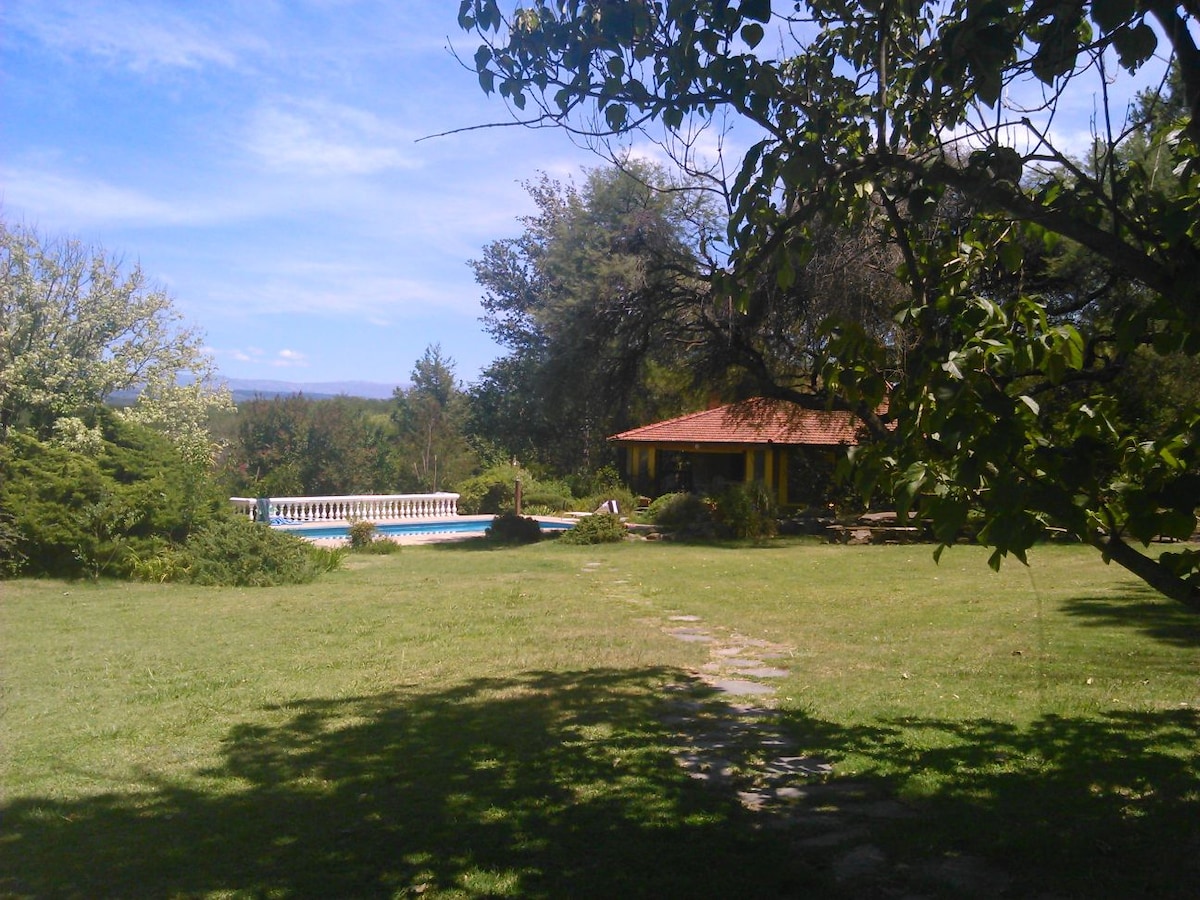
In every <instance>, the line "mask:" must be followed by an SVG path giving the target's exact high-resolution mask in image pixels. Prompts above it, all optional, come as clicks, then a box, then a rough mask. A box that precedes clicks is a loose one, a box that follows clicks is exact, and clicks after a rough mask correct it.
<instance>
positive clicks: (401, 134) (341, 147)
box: [247, 101, 420, 175]
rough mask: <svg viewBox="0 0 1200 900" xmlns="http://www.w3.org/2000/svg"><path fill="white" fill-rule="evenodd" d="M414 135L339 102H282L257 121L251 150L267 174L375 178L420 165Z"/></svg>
mask: <svg viewBox="0 0 1200 900" xmlns="http://www.w3.org/2000/svg"><path fill="white" fill-rule="evenodd" d="M412 141H413V138H412V135H411V134H410V133H408V132H407V131H405V130H404V129H402V128H398V127H396V126H394V125H392V124H390V123H388V122H386V121H384V120H383V119H381V118H380V117H379V116H376V115H375V114H374V113H370V112H366V111H364V110H361V109H355V108H354V107H351V106H345V105H341V104H336V103H326V102H320V101H283V102H279V103H275V104H273V105H269V106H264V107H262V108H260V109H259V110H258V111H257V112H256V113H255V114H254V115H253V117H252V119H251V122H250V127H249V135H248V138H247V146H248V147H249V149H250V151H251V153H253V154H254V155H255V156H256V157H258V159H259V160H260V161H261V162H262V163H263V165H265V166H266V167H267V168H268V169H272V170H282V171H287V172H298V173H302V174H308V175H372V174H375V173H378V172H383V171H387V170H390V169H412V168H417V167H419V166H420V160H419V159H418V157H417V156H416V154H415V153H412V152H407V153H406V152H403V151H402V150H401V149H400V147H401V146H403V145H409V146H411V145H412Z"/></svg>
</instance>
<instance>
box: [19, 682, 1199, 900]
mask: <svg viewBox="0 0 1200 900" xmlns="http://www.w3.org/2000/svg"><path fill="white" fill-rule="evenodd" d="M680 676H681V673H678V672H675V671H670V670H662V669H643V670H637V671H618V670H588V671H583V672H560V673H542V672H535V673H527V674H524V675H520V676H515V677H512V678H504V679H486V680H476V681H472V682H468V683H464V684H460V685H456V686H453V687H450V688H448V689H446V690H443V691H440V692H434V693H415V692H414V693H405V692H400V691H397V692H392V693H385V694H378V695H372V696H363V697H354V698H347V699H311V700H305V701H301V702H296V703H292V704H289V705H287V706H286V707H284V708H275V709H265V710H259V711H255V712H253V713H251V714H250V715H249V716H248V718H250V717H253V719H254V721H250V722H247V723H246V724H242V725H239V726H238V727H236V728H234V729H232V730H231V731H230V732H229V733H228V735H227V736H226V738H225V740H224V742H223V747H222V752H221V761H220V763H219V765H217V766H214V767H213V768H212V769H211V770H208V771H203V772H195V773H186V774H185V775H184V776H182V777H180V778H179V779H178V780H176V781H173V782H172V781H164V780H161V779H159V780H157V781H156V780H155V779H154V778H151V777H147V778H146V779H145V783H144V785H143V787H142V788H141V789H138V790H130V791H127V792H123V793H117V792H113V793H109V794H106V795H102V796H90V797H80V798H72V799H67V800H62V799H55V798H51V797H22V798H18V799H15V800H11V801H10V802H8V803H7V804H6V805H4V806H3V807H0V817H2V821H3V823H4V830H3V832H2V833H0V896H11V897H38V898H46V897H86V898H109V897H167V896H170V897H197V896H205V895H212V894H221V895H225V896H246V897H286V898H310V897H311V898H318V897H319V898H330V897H338V898H342V897H405V896H412V897H416V896H424V897H499V896H520V897H539V898H540V897H546V898H556V897H573V898H574V897H584V898H587V897H597V898H600V897H604V898H608V897H623V898H625V897H629V898H637V897H689V898H705V897H721V898H726V897H738V898H756V897H801V896H814V897H839V896H854V897H864V896H868V897H869V896H877V897H891V896H905V895H911V894H913V893H914V892H916V893H917V894H920V895H923V896H935V897H936V896H980V895H981V894H980V892H979V890H978V889H977V886H972V885H970V884H967V885H965V886H964V885H957V886H956V885H955V884H954V883H953V882H947V881H946V880H945V879H942V880H937V879H934V878H930V877H928V874H927V869H928V864H929V863H930V861H938V860H945V859H947V858H952V857H953V856H955V855H956V854H964V855H965V854H970V855H977V856H980V857H983V858H986V859H988V860H990V861H991V862H993V863H994V864H995V865H997V866H998V867H1001V868H1003V869H1004V870H1005V871H1007V872H1010V873H1012V874H1013V876H1014V881H1013V884H1012V887H1011V889H1010V890H1009V891H1008V893H1009V895H1011V896H1028V895H1031V894H1036V895H1046V894H1049V895H1053V896H1059V897H1072V896H1088V897H1127V896H1135V895H1143V896H1145V895H1153V896H1162V897H1190V896H1193V895H1194V894H1195V891H1194V889H1195V888H1196V886H1197V884H1198V883H1200V868H1198V862H1200V830H1198V829H1200V749H1198V747H1197V734H1198V733H1200V714H1198V713H1197V712H1196V711H1194V710H1176V711H1164V712H1153V713H1150V712H1147V713H1110V714H1106V715H1096V716H1091V717H1079V718H1064V717H1059V716H1045V717H1043V718H1041V719H1040V720H1038V721H1036V722H1034V723H1033V724H1032V725H1031V726H1028V727H1017V726H1013V725H1009V724H1004V723H998V722H993V721H988V720H971V719H966V720H956V719H945V720H935V719H900V720H895V721H887V722H865V723H859V724H854V725H842V724H838V723H833V722H829V721H824V720H821V719H818V718H816V717H815V716H813V715H811V714H806V713H801V712H788V713H783V714H782V715H781V719H782V722H781V724H782V725H784V726H786V728H787V729H788V730H789V731H791V732H793V733H794V734H795V735H796V737H797V739H798V741H799V742H800V743H801V744H803V745H804V747H805V750H806V751H807V750H811V751H814V752H821V753H823V754H824V755H826V756H827V757H828V758H829V759H831V760H833V761H834V762H835V778H836V777H838V775H837V772H838V767H837V765H836V763H838V761H839V760H845V759H846V758H847V757H848V756H849V755H851V754H854V755H855V756H856V757H858V758H861V757H863V756H865V757H867V758H868V759H869V760H872V761H873V763H874V764H873V765H868V766H867V769H868V770H870V769H871V768H874V769H875V770H876V771H877V772H879V773H886V777H882V774H881V776H880V777H877V778H871V777H870V776H867V779H866V780H870V781H873V782H874V784H875V786H876V787H877V788H878V787H881V786H884V785H887V786H890V788H891V789H893V790H895V791H896V792H897V793H898V794H899V795H900V796H901V797H902V798H903V799H905V800H907V801H908V802H909V803H910V804H911V805H912V808H913V809H914V811H915V816H914V817H912V818H907V819H902V820H898V821H895V820H891V819H888V818H883V819H877V820H876V819H871V820H870V821H868V822H867V826H868V828H869V833H868V834H866V835H864V836H862V837H859V838H858V839H857V840H858V841H859V842H869V843H871V844H872V845H875V846H879V847H882V848H884V849H885V851H886V855H887V858H888V865H887V867H886V868H885V870H883V871H879V872H875V873H872V874H871V876H870V880H869V882H867V883H864V882H862V881H850V882H847V883H844V884H841V883H837V882H836V881H835V880H834V878H833V877H832V873H833V871H834V869H833V867H832V866H831V864H830V860H831V859H832V858H833V857H835V856H836V854H838V853H839V852H844V851H845V850H847V849H848V848H847V847H840V848H839V847H837V846H828V847H826V848H825V849H817V850H813V849H803V848H802V847H801V846H800V844H799V839H800V838H801V837H808V835H807V834H805V835H801V834H799V833H798V832H797V830H796V828H793V829H791V830H789V829H785V828H764V827H761V826H762V824H763V821H762V820H761V819H758V820H756V819H755V818H754V817H753V816H752V814H750V813H747V812H745V811H743V810H742V809H741V808H740V807H739V806H738V804H737V803H736V802H735V801H734V800H733V798H732V797H731V796H729V794H728V793H724V792H721V791H709V790H704V789H702V788H700V787H698V786H697V785H696V784H695V783H694V782H693V781H692V780H691V779H689V778H688V776H687V774H686V772H684V770H683V769H681V768H680V767H679V766H677V765H676V764H675V763H674V761H673V760H672V757H671V753H670V747H671V745H672V743H673V741H674V739H675V736H674V734H673V732H672V731H671V730H670V729H669V728H668V727H667V726H665V725H664V724H662V722H663V718H664V716H663V714H664V712H665V711H667V707H666V706H665V705H664V699H663V695H662V693H661V687H662V685H663V684H664V683H665V682H667V681H668V680H670V681H677V680H678V679H679V678H680ZM856 780H863V779H861V778H860V779H856ZM863 815H864V817H867V813H866V812H864V813H863ZM864 821H866V819H865V818H864ZM854 846H855V845H853V844H852V845H850V848H851V849H852V848H853V847H854Z"/></svg>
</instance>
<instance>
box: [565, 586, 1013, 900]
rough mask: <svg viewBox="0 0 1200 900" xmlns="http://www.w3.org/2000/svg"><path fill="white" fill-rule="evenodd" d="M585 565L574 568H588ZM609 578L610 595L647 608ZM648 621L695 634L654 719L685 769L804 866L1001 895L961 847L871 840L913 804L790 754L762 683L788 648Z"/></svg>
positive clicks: (684, 619)
mask: <svg viewBox="0 0 1200 900" xmlns="http://www.w3.org/2000/svg"><path fill="white" fill-rule="evenodd" d="M595 569H596V567H595V566H594V564H590V565H589V567H585V571H595ZM625 584H626V583H625V582H623V581H620V580H616V581H611V582H608V588H607V593H609V595H610V596H612V597H613V598H614V599H620V600H623V601H625V602H629V603H635V604H637V605H639V606H646V607H649V606H651V605H652V604H651V603H650V602H649V601H647V600H645V599H643V598H640V597H637V596H631V592H629V591H627V590H626V589H625V588H624V585H625ZM648 624H656V625H658V627H661V628H662V629H663V631H664V632H665V633H666V634H668V635H670V636H671V637H672V638H674V639H675V640H678V641H684V642H687V643H690V644H704V645H706V646H707V647H708V660H707V661H706V662H705V663H703V664H702V665H701V666H700V667H699V668H698V669H696V670H694V671H692V672H689V673H688V674H687V676H686V677H685V678H682V679H680V680H679V681H678V682H676V683H674V684H671V685H669V686H668V688H667V702H666V704H665V708H664V713H663V722H664V724H665V725H667V726H668V727H669V728H671V729H672V730H673V732H674V738H675V740H674V745H675V746H674V749H673V753H674V756H675V759H676V761H677V762H678V764H679V765H680V766H681V767H682V768H683V769H684V770H685V771H686V772H687V774H688V776H689V777H691V778H692V779H694V780H695V781H697V782H699V783H700V784H702V785H704V786H705V787H707V788H709V789H712V790H718V791H723V792H725V793H727V794H728V795H729V796H730V797H731V799H733V800H735V801H736V802H738V803H739V804H741V806H742V807H743V808H744V809H746V810H747V811H749V812H750V813H751V814H752V816H753V817H754V818H756V819H757V820H758V821H759V823H760V824H761V826H762V827H769V828H785V829H787V830H788V832H789V834H790V835H793V836H794V840H793V842H792V847H793V849H794V850H795V852H797V853H799V854H803V855H804V856H805V858H806V860H808V861H809V862H810V863H811V864H812V865H813V866H814V868H819V869H824V870H827V871H828V872H829V874H830V875H831V877H832V878H833V880H834V881H835V882H837V883H838V884H840V885H842V886H844V887H845V888H846V889H847V890H848V891H849V892H852V893H855V894H861V895H862V896H878V897H901V898H913V900H916V898H920V897H924V896H946V895H950V896H956V895H957V896H964V897H1002V896H1004V895H1005V893H1006V891H1007V890H1008V889H1009V886H1010V882H1011V879H1010V878H1009V876H1008V874H1007V873H1005V872H1003V871H999V870H997V869H996V868H994V867H993V866H992V865H991V864H990V863H988V862H987V861H985V860H983V859H980V858H977V857H972V856H965V855H957V856H944V857H939V858H934V859H930V860H923V861H919V862H917V863H916V864H913V863H911V862H908V863H904V862H900V861H896V860H891V859H889V858H888V856H887V854H886V853H885V852H884V851H883V850H882V849H880V848H879V847H877V846H876V845H874V844H873V843H872V842H871V835H872V832H873V831H874V830H875V829H877V828H878V827H879V826H880V825H881V824H883V823H888V822H896V821H905V820H918V821H919V816H920V813H919V810H916V809H914V808H912V807H910V806H908V805H906V804H904V803H902V802H900V801H898V800H896V799H895V798H894V797H891V796H889V795H888V794H886V793H885V792H884V791H883V790H882V789H881V788H880V787H878V786H876V785H874V784H870V783H867V782H862V781H854V780H850V779H840V778H838V777H837V773H836V772H835V770H834V767H833V765H832V763H831V762H830V761H829V760H827V759H825V758H823V757H821V756H819V755H812V754H805V753H801V752H799V750H798V748H797V747H796V744H795V742H794V740H792V739H791V738H790V737H789V736H788V735H786V734H785V733H784V732H783V731H782V730H781V729H780V727H779V726H778V723H777V719H778V714H777V712H776V710H775V709H774V707H773V699H774V695H775V692H776V688H775V685H774V683H773V682H776V681H778V680H779V679H781V678H784V677H786V676H787V675H788V674H789V669H788V668H787V663H788V660H790V659H791V658H792V657H793V656H794V649H793V648H791V647H787V646H784V645H782V644H776V643H772V642H770V641H765V640H761V639H756V638H750V637H746V636H744V635H740V634H737V633H735V632H727V631H723V630H721V629H717V628H710V627H708V626H707V625H706V624H705V623H704V622H703V620H702V619H701V618H700V617H699V616H694V615H671V616H668V617H667V618H666V619H665V620H663V619H661V618H655V619H650V620H648Z"/></svg>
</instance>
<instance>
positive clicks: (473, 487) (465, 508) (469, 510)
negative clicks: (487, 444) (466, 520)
mask: <svg viewBox="0 0 1200 900" xmlns="http://www.w3.org/2000/svg"><path fill="white" fill-rule="evenodd" d="M518 474H521V475H522V478H524V473H521V472H520V470H519V469H516V468H514V467H513V466H510V465H508V464H502V465H498V466H492V467H491V468H490V469H488V470H487V471H486V472H483V473H481V474H479V475H476V476H475V477H474V478H468V479H467V480H466V481H463V482H460V483H459V484H458V485H457V486H456V487H455V490H456V491H457V492H458V511H459V512H460V513H462V514H463V515H467V516H475V515H486V514H488V513H491V514H493V515H497V514H499V513H501V512H504V511H505V510H510V509H512V508H513V485H514V482H515V481H516V480H517V475H518Z"/></svg>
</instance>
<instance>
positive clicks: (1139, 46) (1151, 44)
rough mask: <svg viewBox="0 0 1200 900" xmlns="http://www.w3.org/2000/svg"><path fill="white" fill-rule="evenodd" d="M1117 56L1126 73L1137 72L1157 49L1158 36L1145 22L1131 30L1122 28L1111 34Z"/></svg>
mask: <svg viewBox="0 0 1200 900" xmlns="http://www.w3.org/2000/svg"><path fill="white" fill-rule="evenodd" d="M1113 44H1114V45H1115V46H1116V48H1117V56H1118V57H1119V58H1120V60H1121V65H1122V66H1124V68H1125V70H1126V71H1127V72H1135V71H1137V70H1138V69H1139V68H1140V67H1141V66H1142V64H1143V63H1145V62H1146V61H1147V60H1148V59H1150V57H1151V56H1153V55H1154V51H1155V50H1156V49H1158V36H1157V35H1155V33H1154V29H1153V28H1151V27H1150V26H1149V25H1147V24H1146V23H1145V22H1139V23H1138V24H1137V25H1135V26H1134V27H1132V28H1122V29H1121V30H1120V31H1117V32H1116V33H1115V34H1113Z"/></svg>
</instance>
